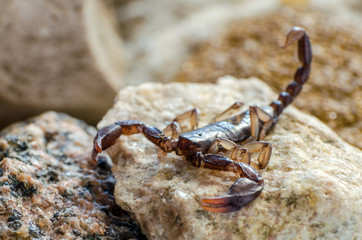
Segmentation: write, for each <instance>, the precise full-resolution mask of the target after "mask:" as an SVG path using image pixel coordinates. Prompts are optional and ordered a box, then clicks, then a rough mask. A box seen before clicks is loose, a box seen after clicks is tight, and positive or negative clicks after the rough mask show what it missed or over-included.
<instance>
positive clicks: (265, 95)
mask: <svg viewBox="0 0 362 240" xmlns="http://www.w3.org/2000/svg"><path fill="white" fill-rule="evenodd" d="M276 96H277V95H276V94H275V93H273V92H272V91H271V90H270V88H269V87H268V86H267V85H266V84H264V83H263V82H261V81H260V80H257V79H250V80H235V79H233V78H231V77H228V78H225V79H222V80H220V81H219V82H218V84H217V85H212V84H192V83H189V84H182V83H173V84H167V85H161V84H151V83H147V84H142V85H140V86H139V87H127V88H126V89H124V90H122V91H120V92H119V94H118V97H117V101H116V104H115V106H114V107H113V108H112V109H111V110H110V111H109V112H108V113H107V114H106V116H105V117H104V119H103V120H102V121H101V122H100V123H99V126H98V127H102V126H105V125H107V124H111V123H113V122H114V121H117V120H126V119H136V120H141V121H144V122H145V123H148V124H151V125H154V126H156V127H159V128H161V129H162V128H163V127H164V126H165V125H166V124H167V121H170V120H172V119H173V118H174V117H175V116H176V115H178V114H180V113H183V112H184V111H186V110H189V109H191V108H194V107H198V108H199V109H200V111H201V125H203V124H205V123H207V122H208V121H209V120H210V119H211V118H212V117H213V116H215V115H216V114H217V113H219V112H221V111H223V110H224V109H225V108H226V107H228V106H230V105H231V104H232V103H234V102H235V101H236V100H238V101H242V102H244V103H245V104H247V105H248V104H251V103H253V104H260V105H265V104H268V103H269V102H270V101H271V100H274V99H275V98H276ZM266 140H267V141H269V142H270V143H271V144H272V145H273V154H272V157H271V161H270V163H269V165H268V166H267V168H266V169H265V170H262V171H260V173H261V175H262V176H263V178H264V179H265V188H264V190H263V192H262V194H261V196H260V197H259V198H257V199H256V200H255V201H253V202H252V203H251V204H250V205H248V206H246V207H245V208H243V209H242V210H240V211H238V212H235V213H228V214H218V213H211V212H207V211H204V210H203V209H202V208H201V207H200V204H199V202H200V200H201V199H202V198H203V197H210V196H216V195H220V194H223V193H225V192H226V191H227V190H228V189H229V187H230V185H231V184H232V183H233V182H234V181H235V180H237V177H236V176H235V175H234V174H231V173H226V172H218V171H211V170H208V169H200V168H195V167H193V166H191V164H190V163H188V162H186V161H185V160H184V159H182V157H180V156H176V155H175V154H173V153H172V154H167V155H162V154H160V152H159V151H158V150H157V149H156V147H155V146H154V145H153V144H152V143H150V142H149V141H147V140H146V139H145V137H144V136H142V135H132V136H123V137H121V138H120V140H118V141H117V142H116V144H115V145H114V146H112V147H111V148H110V149H109V150H108V153H109V154H110V155H111V156H112V159H113V161H114V166H113V168H112V171H113V173H114V174H115V177H116V179H117V184H116V189H115V197H116V200H117V203H118V204H119V205H120V206H122V208H123V209H125V210H127V211H129V212H130V213H131V215H132V216H133V217H134V219H135V220H136V221H137V222H138V223H139V225H140V227H141V229H142V232H144V233H145V234H146V235H147V236H148V237H149V238H150V239H357V236H361V234H362V209H361V207H360V206H361V204H362V189H361V180H362V179H361V173H362V172H361V170H362V166H361V159H362V153H361V151H360V150H359V149H357V148H354V147H352V146H350V145H349V144H347V143H345V142H344V141H343V140H341V139H340V138H339V137H338V136H337V135H336V134H335V133H334V132H333V131H332V130H331V129H329V128H328V127H327V126H326V125H324V124H323V123H321V122H320V121H319V120H317V119H316V118H314V117H312V116H308V115H306V114H304V113H302V112H300V111H298V110H296V109H295V108H294V107H293V106H289V107H288V108H287V109H286V110H285V112H284V113H283V114H282V115H281V116H280V119H279V123H278V124H277V125H276V127H275V128H274V129H273V131H272V132H271V133H270V134H269V135H268V136H267V138H266Z"/></svg>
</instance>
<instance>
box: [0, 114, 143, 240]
mask: <svg viewBox="0 0 362 240" xmlns="http://www.w3.org/2000/svg"><path fill="white" fill-rule="evenodd" d="M94 134H95V129H94V128H93V127H89V126H87V125H86V124H84V122H82V121H79V120H76V119H74V118H71V117H69V116H67V115H65V114H58V113H54V112H48V113H45V114H42V115H40V116H38V117H36V118H33V119H30V120H27V121H25V122H23V123H18V124H14V125H12V126H10V127H8V128H6V129H5V130H3V131H2V132H1V133H0V239H80V238H81V239H146V238H145V236H143V235H142V234H141V233H140V230H139V228H138V227H137V226H136V225H135V224H134V223H133V222H132V221H131V219H130V218H129V216H128V214H126V213H125V212H124V211H123V210H122V209H121V208H120V207H118V206H117V205H116V204H115V201H114V197H113V188H114V183H115V179H114V177H113V175H112V174H111V172H110V165H109V164H108V163H107V161H106V159H105V158H103V159H101V161H100V163H99V164H98V167H97V165H96V164H94V163H93V162H92V161H91V160H90V149H91V145H92V137H93V135H94Z"/></svg>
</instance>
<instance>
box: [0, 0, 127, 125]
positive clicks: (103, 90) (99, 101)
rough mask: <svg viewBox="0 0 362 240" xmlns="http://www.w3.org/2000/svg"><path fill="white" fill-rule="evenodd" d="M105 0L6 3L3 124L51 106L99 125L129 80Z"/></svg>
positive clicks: (1, 48)
mask: <svg viewBox="0 0 362 240" xmlns="http://www.w3.org/2000/svg"><path fill="white" fill-rule="evenodd" d="M112 10H113V9H112V7H111V6H109V5H108V4H106V2H105V1H101V0H76V1H73V0H65V1H64V0H56V1H38V0H29V1H22V0H10V1H9V0H4V1H1V3H0V35H1V38H0V52H1V55H0V84H1V88H0V115H1V121H0V128H1V127H4V126H5V125H6V124H9V123H11V122H13V121H16V120H21V119H24V118H27V117H29V116H33V115H36V114H38V113H41V112H43V111H45V110H57V111H63V112H67V113H70V114H72V115H73V116H77V117H79V118H82V119H85V120H87V121H88V122H91V123H94V124H95V123H96V122H98V121H99V120H100V118H101V117H102V116H103V115H104V113H105V111H106V110H107V109H108V108H109V107H110V106H111V105H112V103H113V98H114V96H115V95H116V92H117V91H118V89H119V88H120V87H121V86H122V84H123V82H122V75H123V71H124V68H125V62H126V60H125V53H124V50H123V44H122V41H121V39H120V37H119V36H118V33H117V31H118V29H117V27H116V26H117V24H116V18H115V14H114V11H112Z"/></svg>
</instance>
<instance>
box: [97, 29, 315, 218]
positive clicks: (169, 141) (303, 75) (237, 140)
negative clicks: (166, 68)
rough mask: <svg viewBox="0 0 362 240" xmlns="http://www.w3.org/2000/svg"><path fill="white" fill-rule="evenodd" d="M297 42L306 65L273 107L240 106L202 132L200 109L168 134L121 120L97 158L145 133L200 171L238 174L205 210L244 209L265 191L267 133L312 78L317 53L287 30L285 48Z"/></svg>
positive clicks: (103, 132) (301, 34) (108, 130)
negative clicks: (118, 143)
mask: <svg viewBox="0 0 362 240" xmlns="http://www.w3.org/2000/svg"><path fill="white" fill-rule="evenodd" d="M296 41H298V58H299V61H300V62H301V64H302V66H301V67H299V68H298V69H297V71H296V72H295V75H294V81H292V82H291V83H290V84H289V85H288V86H287V88H286V90H285V91H284V92H281V93H280V94H279V97H278V100H275V101H273V102H272V103H271V104H270V105H269V106H266V107H259V106H257V105H251V106H249V109H248V110H247V111H244V112H241V108H242V105H243V104H241V103H239V102H236V103H234V104H233V105H232V106H231V107H229V108H228V109H226V110H225V111H224V112H222V113H220V114H219V115H217V116H216V117H215V118H213V120H212V122H211V123H210V124H208V125H206V126H204V127H202V128H197V127H198V121H199V111H198V110H197V109H192V110H190V111H187V112H185V113H183V114H181V115H179V116H178V117H176V118H175V119H174V120H173V121H172V122H171V123H170V124H169V125H168V126H167V127H166V128H165V129H164V130H163V131H161V130H159V129H158V128H156V127H153V126H150V125H147V124H144V123H143V122H140V121H135V120H126V121H118V122H115V123H113V124H111V125H108V126H106V127H103V128H101V129H100V130H99V131H98V133H97V135H96V137H95V139H94V146H93V153H92V158H93V159H94V160H95V159H96V157H97V155H98V154H99V153H100V152H102V151H103V150H105V149H107V148H108V147H110V146H112V145H113V144H114V143H115V141H116V140H117V139H118V137H119V136H121V135H132V134H137V133H142V134H143V135H144V136H145V137H146V138H147V139H148V140H150V141H151V142H152V143H154V144H155V145H157V146H158V147H159V148H160V149H161V150H162V151H164V152H166V153H169V152H176V154H177V155H180V156H184V157H185V158H186V160H187V161H189V162H191V164H192V165H193V166H195V167H204V168H208V169H215V170H220V171H230V172H234V173H236V174H238V175H239V176H240V178H239V179H238V180H237V181H236V182H235V183H234V184H233V185H232V186H231V188H230V190H229V191H228V192H227V193H226V194H225V195H222V196H218V197H211V198H204V199H202V200H201V206H202V207H203V208H204V209H206V210H208V211H213V212H220V213H225V212H234V211H238V210H240V209H241V208H242V207H244V206H245V205H247V204H248V203H250V202H251V201H253V200H254V199H256V198H257V197H258V196H259V195H260V193H261V192H262V190H263V187H264V180H263V179H262V177H261V176H260V174H259V173H258V171H257V170H258V169H263V168H265V167H266V166H267V164H268V162H269V159H270V156H271V152H272V147H271V144H270V143H268V142H265V141H263V140H264V137H265V135H266V134H267V133H268V132H269V131H270V130H271V129H272V127H273V126H274V125H275V124H276V122H277V120H278V116H279V115H280V114H281V113H282V111H283V110H284V109H285V108H286V107H287V106H288V105H289V104H290V103H291V102H292V101H293V99H294V98H295V97H296V96H297V95H298V94H299V92H300V91H301V89H302V86H303V84H304V83H305V82H306V81H307V80H308V77H309V73H310V68H311V61H312V50H311V45H310V41H309V37H308V35H307V33H306V32H305V30H304V29H302V28H300V27H294V28H292V29H291V30H290V31H289V32H288V34H287V36H286V42H285V45H284V47H287V46H289V45H290V44H292V43H294V42H296ZM240 112H241V113H240ZM184 122H189V125H190V127H191V131H190V132H186V133H183V132H182V130H181V127H180V124H181V123H184ZM253 152H258V153H259V156H258V158H257V161H256V162H254V161H252V160H251V157H250V154H251V153H253Z"/></svg>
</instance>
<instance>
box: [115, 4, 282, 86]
mask: <svg viewBox="0 0 362 240" xmlns="http://www.w3.org/2000/svg"><path fill="white" fill-rule="evenodd" d="M115 2H116V9H117V16H118V21H119V23H120V26H121V28H120V30H121V32H122V36H123V37H124V42H125V46H126V48H127V50H129V58H130V60H129V61H130V62H132V63H133V64H131V65H130V66H129V69H128V70H129V71H128V72H127V76H126V78H125V79H126V81H127V82H128V83H129V84H132V85H137V84H140V83H143V82H148V81H151V82H170V80H171V79H172V77H173V76H174V75H175V74H177V72H178V71H179V69H180V67H181V66H182V63H183V62H184V61H185V60H187V58H188V57H189V55H190V54H191V53H192V52H193V51H194V50H195V49H197V47H198V46H199V45H200V44H201V43H204V42H207V41H209V40H210V39H211V38H213V37H215V36H218V35H220V34H222V33H223V32H224V31H225V29H228V25H229V24H230V23H232V22H233V21H236V20H240V19H246V18H249V17H252V16H261V15H263V14H264V13H266V12H269V11H272V10H275V9H276V8H277V7H278V6H279V1H276V0H269V1H264V0H254V1H247V0H242V1H234V0H224V1H221V2H220V1H218V0H193V1H182V0H174V1H172V2H170V1H167V0H162V1H161V0H147V1H142V0H140V1H122V0H116V1H115ZM160 12H162V14H159V13H160Z"/></svg>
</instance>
